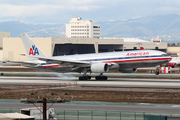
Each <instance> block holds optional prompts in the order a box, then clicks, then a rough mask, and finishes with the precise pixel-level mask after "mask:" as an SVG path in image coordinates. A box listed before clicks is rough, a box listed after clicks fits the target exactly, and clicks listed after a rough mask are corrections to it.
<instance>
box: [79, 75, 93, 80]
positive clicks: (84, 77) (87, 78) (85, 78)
mask: <svg viewBox="0 0 180 120" xmlns="http://www.w3.org/2000/svg"><path fill="white" fill-rule="evenodd" d="M79 80H91V76H80V77H79Z"/></svg>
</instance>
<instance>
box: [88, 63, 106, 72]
mask: <svg viewBox="0 0 180 120" xmlns="http://www.w3.org/2000/svg"><path fill="white" fill-rule="evenodd" d="M108 71H109V66H108V64H106V63H96V64H92V65H91V72H93V73H105V72H108Z"/></svg>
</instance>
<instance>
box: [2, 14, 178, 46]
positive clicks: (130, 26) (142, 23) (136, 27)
mask: <svg viewBox="0 0 180 120" xmlns="http://www.w3.org/2000/svg"><path fill="white" fill-rule="evenodd" d="M67 23H68V22H67ZM95 24H100V26H101V28H100V30H101V37H118V38H127V37H128V38H139V39H143V40H147V41H150V40H151V39H156V38H159V39H163V41H164V42H171V43H172V42H175V43H178V42H179V43H180V15H177V14H168V15H156V16H147V17H141V18H136V19H129V20H125V21H99V22H95ZM0 31H10V32H11V37H18V36H19V34H20V33H23V32H25V33H27V34H28V35H30V36H34V37H44V36H46V37H49V36H52V37H65V24H53V25H52V24H45V25H44V24H43V25H42V24H37V25H35V24H26V23H22V22H19V21H9V22H0Z"/></svg>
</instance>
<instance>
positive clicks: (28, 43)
mask: <svg viewBox="0 0 180 120" xmlns="http://www.w3.org/2000/svg"><path fill="white" fill-rule="evenodd" d="M20 36H21V39H22V41H23V44H24V47H25V49H26V53H27V55H28V57H29V60H32V59H34V58H32V57H30V56H35V55H36V56H41V57H46V55H45V54H44V53H43V52H42V51H41V50H40V49H39V48H38V46H36V45H35V44H34V42H33V41H32V40H31V39H30V38H29V36H28V35H27V34H26V33H21V34H20Z"/></svg>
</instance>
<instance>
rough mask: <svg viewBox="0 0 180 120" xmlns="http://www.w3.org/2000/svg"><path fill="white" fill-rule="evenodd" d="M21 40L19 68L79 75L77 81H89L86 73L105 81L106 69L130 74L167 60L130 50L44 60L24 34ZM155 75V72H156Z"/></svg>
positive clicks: (152, 52)
mask: <svg viewBox="0 0 180 120" xmlns="http://www.w3.org/2000/svg"><path fill="white" fill-rule="evenodd" d="M21 38H22V41H23V44H24V47H25V49H26V52H27V55H26V56H28V57H29V61H25V62H22V65H23V66H26V67H33V68H40V69H47V70H52V71H55V72H63V73H65V72H79V73H83V75H82V76H80V77H79V80H90V79H91V76H88V75H87V73H88V72H90V73H99V74H100V75H99V76H96V77H95V79H96V80H107V76H104V75H103V73H106V72H108V71H109V70H119V71H120V72H122V73H134V72H136V70H137V68H142V67H155V66H157V65H162V64H165V63H168V62H169V61H170V60H171V57H170V56H168V55H167V54H166V53H165V52H161V51H157V50H133V51H122V52H106V53H91V54H80V55H66V56H53V57H46V55H45V54H44V53H43V52H42V51H41V50H40V49H39V48H38V46H36V45H35V44H34V42H33V41H32V40H31V39H30V38H29V37H28V35H27V34H24V33H22V34H21ZM156 74H158V71H157V72H156Z"/></svg>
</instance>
